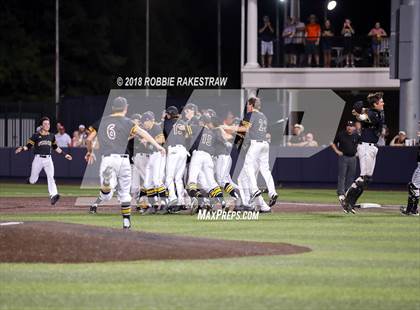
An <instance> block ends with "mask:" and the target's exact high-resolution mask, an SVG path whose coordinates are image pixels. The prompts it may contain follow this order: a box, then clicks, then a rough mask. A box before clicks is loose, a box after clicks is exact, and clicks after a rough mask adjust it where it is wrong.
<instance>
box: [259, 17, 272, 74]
mask: <svg viewBox="0 0 420 310" xmlns="http://www.w3.org/2000/svg"><path fill="white" fill-rule="evenodd" d="M263 21H264V26H263V27H261V28H260V29H259V33H260V34H261V65H262V66H263V67H269V68H270V67H271V63H272V60H273V38H274V29H273V27H272V26H271V23H270V18H269V17H268V16H264V17H263ZM266 55H268V56H267V64H266V62H265V56H266Z"/></svg>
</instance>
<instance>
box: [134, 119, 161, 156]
mask: <svg viewBox="0 0 420 310" xmlns="http://www.w3.org/2000/svg"><path fill="white" fill-rule="evenodd" d="M133 133H134V134H135V135H137V136H139V137H140V138H143V139H144V140H146V141H147V142H149V143H150V144H152V145H153V146H154V147H155V148H156V149H157V150H158V151H159V152H161V153H162V154H163V155H165V153H166V151H165V149H164V148H163V147H162V146H161V145H160V144H159V143H158V142H157V141H156V140H155V139H153V137H152V136H151V135H150V134H149V133H148V132H147V131H146V130H144V129H143V128H140V127H139V126H137V125H135V127H134V129H133ZM162 137H163V135H162Z"/></svg>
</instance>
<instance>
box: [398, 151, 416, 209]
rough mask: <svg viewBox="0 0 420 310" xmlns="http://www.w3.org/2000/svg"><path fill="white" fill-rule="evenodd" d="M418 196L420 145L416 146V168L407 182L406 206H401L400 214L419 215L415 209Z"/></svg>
mask: <svg viewBox="0 0 420 310" xmlns="http://www.w3.org/2000/svg"><path fill="white" fill-rule="evenodd" d="M419 197H420V146H418V147H417V168H416V170H414V173H413V176H412V177H411V182H410V183H408V201H407V207H401V214H402V215H408V216H419V211H418V209H417V207H418V204H419Z"/></svg>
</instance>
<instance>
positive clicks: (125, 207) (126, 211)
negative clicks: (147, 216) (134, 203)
mask: <svg viewBox="0 0 420 310" xmlns="http://www.w3.org/2000/svg"><path fill="white" fill-rule="evenodd" d="M121 215H122V217H123V218H128V219H130V216H131V206H130V204H129V203H123V204H121Z"/></svg>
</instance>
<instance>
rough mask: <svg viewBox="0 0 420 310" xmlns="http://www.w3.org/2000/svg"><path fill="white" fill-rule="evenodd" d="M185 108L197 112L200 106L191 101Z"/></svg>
mask: <svg viewBox="0 0 420 310" xmlns="http://www.w3.org/2000/svg"><path fill="white" fill-rule="evenodd" d="M185 109H188V110H193V111H194V112H197V110H198V107H197V105H195V104H194V103H192V102H189V103H187V104H186V105H185V107H184V110H185Z"/></svg>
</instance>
